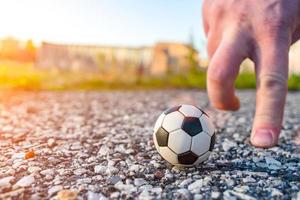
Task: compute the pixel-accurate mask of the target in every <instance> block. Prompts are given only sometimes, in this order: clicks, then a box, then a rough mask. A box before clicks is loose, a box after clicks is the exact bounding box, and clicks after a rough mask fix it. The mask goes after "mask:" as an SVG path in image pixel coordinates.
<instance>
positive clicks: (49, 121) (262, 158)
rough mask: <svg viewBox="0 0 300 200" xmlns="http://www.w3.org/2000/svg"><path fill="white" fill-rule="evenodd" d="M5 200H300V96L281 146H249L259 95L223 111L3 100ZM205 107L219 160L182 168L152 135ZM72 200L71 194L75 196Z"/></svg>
mask: <svg viewBox="0 0 300 200" xmlns="http://www.w3.org/2000/svg"><path fill="white" fill-rule="evenodd" d="M0 96H1V99H0V199H9V198H12V199H59V198H62V196H63V195H62V192H61V191H62V190H67V192H69V193H68V194H69V195H73V197H76V196H77V198H78V199H91V200H96V199H106V198H109V199H127V198H131V199H132V198H139V199H152V198H154V199H155V198H156V199H159V198H163V199H172V198H174V199H220V198H222V199H223V198H224V199H297V198H298V199H300V192H299V189H300V156H299V152H300V147H299V145H300V136H299V135H298V134H299V132H300V128H299V124H300V106H299V104H300V103H299V102H300V93H290V94H289V96H288V99H287V105H286V112H285V120H284V124H283V129H282V135H281V138H280V144H279V145H278V146H277V147H274V148H272V149H268V150H264V149H256V148H253V147H252V146H251V145H250V144H249V132H250V129H251V122H252V116H253V113H254V104H255V102H254V100H255V93H254V91H243V92H239V96H240V97H241V99H242V108H241V110H240V111H238V112H234V113H231V112H220V111H216V110H213V109H211V108H210V107H209V104H208V101H207V96H206V94H205V93H204V92H200V91H186V90H166V91H145V92H143V91H139V92H57V93H56V92H41V93H30V92H28V93H26V92H25V93H21V92H19V93H1V95H0ZM180 103H189V104H196V105H199V106H200V107H202V108H203V109H204V110H206V111H207V112H208V113H209V115H210V116H211V118H212V119H213V121H214V124H215V126H216V127H217V141H216V145H215V149H214V152H213V153H212V154H211V156H210V158H209V160H208V161H207V162H206V163H204V164H203V165H201V166H199V167H197V168H189V169H178V168H176V167H172V166H170V165H168V164H167V163H166V162H165V161H164V160H162V159H161V157H160V156H159V155H158V153H157V152H156V150H155V148H154V145H153V141H152V127H153V125H154V122H155V120H156V118H157V117H158V116H159V114H160V113H161V112H162V111H163V110H165V109H166V108H167V107H169V106H172V105H174V104H180ZM68 194H67V195H68Z"/></svg>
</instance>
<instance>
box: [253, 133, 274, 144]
mask: <svg viewBox="0 0 300 200" xmlns="http://www.w3.org/2000/svg"><path fill="white" fill-rule="evenodd" d="M252 144H253V145H254V146H257V147H271V146H273V145H274V137H273V133H272V130H270V129H257V130H256V132H255V134H254V136H253V138H252Z"/></svg>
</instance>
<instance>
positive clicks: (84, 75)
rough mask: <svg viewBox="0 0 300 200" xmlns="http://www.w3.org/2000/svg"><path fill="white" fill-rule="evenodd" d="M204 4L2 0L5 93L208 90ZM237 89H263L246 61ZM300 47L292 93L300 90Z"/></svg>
mask: <svg viewBox="0 0 300 200" xmlns="http://www.w3.org/2000/svg"><path fill="white" fill-rule="evenodd" d="M201 4H202V0H185V1H174V0H164V1H161V0H143V1H140V0H87V1H84V0H72V1H71V0H64V1H59V0H51V1H50V0H26V1H17V0H10V1H1V3H0V25H1V29H0V89H9V90H10V89H26V90H66V89H80V90H81V89H140V88H141V89H145V88H175V87H176V88H202V89H204V88H205V84H206V83H205V79H206V69H207V66H208V63H209V60H208V58H207V53H206V50H205V48H206V39H205V36H204V33H203V28H202V19H201ZM240 73H241V74H240V76H239V78H238V80H237V81H236V86H237V87H238V88H246V89H248V88H255V76H254V74H253V64H252V63H251V62H250V61H245V62H244V63H243V64H242V67H241V72H240ZM299 73H300V43H298V44H295V45H294V46H293V47H292V50H291V52H290V79H289V88H290V89H294V90H297V89H300V75H299Z"/></svg>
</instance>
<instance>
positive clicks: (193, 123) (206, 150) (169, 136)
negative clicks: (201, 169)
mask: <svg viewBox="0 0 300 200" xmlns="http://www.w3.org/2000/svg"><path fill="white" fill-rule="evenodd" d="M215 138H216V136H215V130H214V126H213V124H212V122H211V120H210V119H209V117H208V115H207V114H206V113H205V112H204V111H202V110H201V109H200V108H198V107H196V106H193V105H179V106H175V107H172V108H169V109H167V110H166V111H164V112H163V113H162V114H161V115H160V116H159V117H158V119H157V121H156V123H155V126H154V133H153V140H154V144H155V147H156V149H157V151H158V152H159V154H160V155H161V156H162V157H163V158H164V159H165V160H166V161H168V162H169V163H171V164H172V165H178V166H186V167H189V166H195V165H198V164H200V163H202V162H204V161H205V160H207V159H208V157H209V155H210V153H211V151H212V150H213V148H214V144H215Z"/></svg>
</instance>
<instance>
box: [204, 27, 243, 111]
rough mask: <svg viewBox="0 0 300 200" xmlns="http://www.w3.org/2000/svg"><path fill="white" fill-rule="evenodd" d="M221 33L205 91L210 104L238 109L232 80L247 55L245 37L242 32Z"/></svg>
mask: <svg viewBox="0 0 300 200" xmlns="http://www.w3.org/2000/svg"><path fill="white" fill-rule="evenodd" d="M232 33H234V31H233V32H228V33H224V34H223V39H222V41H221V43H220V45H219V46H218V48H217V50H215V51H214V49H212V50H211V51H212V52H213V56H212V59H211V62H210V64H209V67H208V71H207V91H208V96H209V99H210V101H211V104H212V105H213V106H214V107H215V108H217V109H221V110H232V111H235V110H238V109H239V107H240V102H239V99H238V98H237V96H236V95H235V89H234V82H235V80H236V77H237V76H238V73H239V68H240V64H241V63H242V62H243V60H244V59H245V58H246V57H247V56H246V55H247V51H246V49H247V46H246V43H245V41H246V39H245V38H244V35H243V34H242V33H239V34H232Z"/></svg>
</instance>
